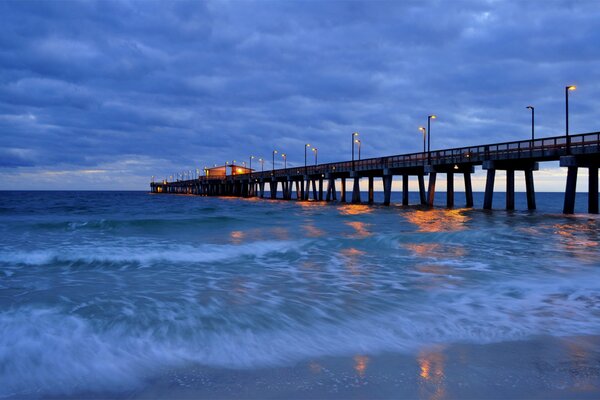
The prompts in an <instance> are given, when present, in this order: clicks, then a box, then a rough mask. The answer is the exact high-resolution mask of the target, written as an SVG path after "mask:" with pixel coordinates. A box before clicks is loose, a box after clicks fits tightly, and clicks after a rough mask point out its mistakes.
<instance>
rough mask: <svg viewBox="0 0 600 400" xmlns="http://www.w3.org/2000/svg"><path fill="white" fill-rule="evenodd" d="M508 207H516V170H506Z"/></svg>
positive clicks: (510, 208) (512, 208) (509, 208)
mask: <svg viewBox="0 0 600 400" xmlns="http://www.w3.org/2000/svg"><path fill="white" fill-rule="evenodd" d="M506 209H507V210H514V209H515V170H514V169H507V170H506Z"/></svg>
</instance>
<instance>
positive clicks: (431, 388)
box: [417, 346, 446, 400]
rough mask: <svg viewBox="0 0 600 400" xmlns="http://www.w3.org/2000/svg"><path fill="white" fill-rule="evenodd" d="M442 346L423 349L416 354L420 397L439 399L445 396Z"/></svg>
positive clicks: (432, 399)
mask: <svg viewBox="0 0 600 400" xmlns="http://www.w3.org/2000/svg"><path fill="white" fill-rule="evenodd" d="M443 351H444V347H443V346H437V347H432V348H428V349H423V350H421V351H420V352H419V354H418V355H417V362H418V364H419V377H420V379H421V385H420V387H419V394H420V396H419V397H420V398H422V399H430V400H441V399H443V398H445V397H446V376H445V373H444V363H445V355H444V353H443Z"/></svg>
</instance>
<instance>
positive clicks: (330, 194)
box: [325, 177, 337, 201]
mask: <svg viewBox="0 0 600 400" xmlns="http://www.w3.org/2000/svg"><path fill="white" fill-rule="evenodd" d="M331 200H337V192H336V190H335V178H332V177H329V178H328V179H327V194H326V197H325V201H331Z"/></svg>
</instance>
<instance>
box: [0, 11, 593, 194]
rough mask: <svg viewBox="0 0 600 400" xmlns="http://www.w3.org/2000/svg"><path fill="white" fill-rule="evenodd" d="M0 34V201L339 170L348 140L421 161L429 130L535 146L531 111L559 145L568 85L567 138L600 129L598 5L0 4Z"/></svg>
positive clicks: (435, 140)
mask: <svg viewBox="0 0 600 400" xmlns="http://www.w3.org/2000/svg"><path fill="white" fill-rule="evenodd" d="M0 20H1V23H0V139H1V140H2V144H1V146H0V179H2V181H3V182H4V184H3V189H30V188H39V189H134V190H136V189H141V190H144V189H147V187H148V182H149V180H150V178H151V176H152V175H155V176H157V177H159V178H162V177H165V176H168V175H171V174H172V173H173V172H178V171H182V170H184V169H185V170H189V169H194V168H202V167H204V166H206V165H213V164H215V163H217V164H223V163H224V162H225V161H232V160H237V161H238V162H240V161H243V160H247V159H248V157H249V156H250V155H256V156H263V157H266V158H267V159H269V160H270V154H271V151H272V150H273V149H278V150H279V151H280V152H286V153H287V154H288V163H289V165H294V164H303V162H304V150H303V148H304V144H305V143H311V144H313V145H314V146H316V147H318V148H319V160H320V161H322V162H331V161H339V160H343V159H348V158H349V157H350V144H349V140H350V134H351V132H353V131H358V132H360V135H361V138H362V142H363V147H362V155H363V157H365V158H366V157H375V156H382V155H390V154H400V153H407V152H416V151H419V150H420V149H421V146H422V141H421V136H420V132H419V131H418V129H417V128H418V126H419V125H423V124H425V123H426V116H427V114H429V113H435V114H437V115H438V117H439V118H438V119H437V120H436V121H435V123H434V125H433V126H432V148H434V149H437V148H443V147H458V146H463V145H464V146H466V145H475V144H481V143H487V142H498V141H509V140H519V139H526V138H527V137H528V136H529V134H530V125H529V124H530V114H529V110H527V109H525V106H527V105H529V104H532V105H534V106H535V107H536V122H537V124H536V134H537V135H538V136H540V137H541V136H555V135H561V134H563V132H564V86H565V85H566V84H577V86H578V89H577V91H576V92H573V93H572V94H571V97H570V106H571V107H570V108H571V114H570V115H571V116H570V119H571V128H570V129H571V132H572V133H579V132H592V131H598V130H600V120H599V118H598V110H599V109H600V79H599V78H600V44H599V43H600V3H598V2H597V1H541V0H540V1H512V2H509V1H479V0H478V1H423V0H420V1H396V2H358V1H352V2H342V1H326V2H325V1H323V2H317V1H304V2H289V1H278V2H269V1H257V2H254V1H218V2H217V1H215V2H212V1H208V2H199V1H194V2H184V1H170V2H150V1H136V2H129V1H120V2H110V1H99V2H92V1H86V2H75V1H68V2H61V1H45V2H33V1H19V2H17V1H2V2H0ZM554 165H555V164H554ZM267 167H269V168H270V164H269V163H266V164H265V168H267ZM536 179H537V181H536V184H537V186H538V188H541V189H542V190H560V189H562V188H563V186H564V171H562V170H561V169H559V168H556V167H555V168H549V169H545V170H543V171H540V172H538V173H536ZM580 181H583V182H582V184H585V180H584V179H581V180H580ZM482 188H483V186H481V187H478V186H477V185H476V189H479V190H481V189H482ZM582 188H583V186H582Z"/></svg>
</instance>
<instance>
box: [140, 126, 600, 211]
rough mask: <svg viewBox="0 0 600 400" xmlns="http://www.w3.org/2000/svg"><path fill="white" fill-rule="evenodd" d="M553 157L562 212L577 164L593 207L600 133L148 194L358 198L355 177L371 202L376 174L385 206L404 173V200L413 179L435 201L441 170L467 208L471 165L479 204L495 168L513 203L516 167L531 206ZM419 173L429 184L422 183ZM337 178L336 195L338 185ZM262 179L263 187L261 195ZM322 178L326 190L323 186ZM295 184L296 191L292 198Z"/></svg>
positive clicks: (425, 199)
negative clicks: (364, 182)
mask: <svg viewBox="0 0 600 400" xmlns="http://www.w3.org/2000/svg"><path fill="white" fill-rule="evenodd" d="M549 161H559V162H560V166H561V167H567V168H568V173H567V181H566V185H565V186H566V187H565V193H564V206H563V212H564V213H566V214H571V213H573V212H574V211H575V195H576V183H577V173H578V170H579V168H587V169H588V171H589V175H588V176H589V196H588V212H589V213H598V167H599V166H600V132H594V133H585V134H578V135H569V136H556V137H549V138H540V139H535V140H521V141H516V142H506V143H495V144H487V145H481V146H470V147H461V148H455V149H446V150H436V151H431V152H421V153H412V154H401V155H394V156H387V157H377V158H369V159H363V160H354V161H345V162H336V163H328V164H318V165H312V166H307V167H292V168H285V169H275V170H269V171H263V172H256V171H252V172H249V173H242V174H236V173H235V169H232V171H234V173H233V174H231V175H227V176H226V175H221V176H201V177H198V178H197V179H189V180H180V181H175V182H167V181H162V182H152V183H151V184H150V187H151V192H152V193H179V194H195V195H202V196H239V197H259V198H265V195H267V197H268V198H270V199H277V198H278V197H277V195H278V193H279V190H278V188H279V187H281V193H282V197H281V199H282V200H291V199H292V198H294V197H295V198H296V199H297V200H304V201H307V200H309V199H312V200H315V201H338V200H339V201H340V202H347V201H348V200H350V202H352V203H361V202H362V201H363V199H362V198H361V192H360V180H361V179H363V178H366V179H368V195H367V197H368V198H367V199H366V201H367V203H369V204H371V203H373V198H374V196H373V193H374V190H373V188H374V180H375V179H381V180H382V182H383V193H384V196H383V198H384V200H383V204H384V205H389V204H390V199H391V193H392V180H393V178H394V176H400V177H402V204H403V205H408V204H409V198H408V183H409V179H411V178H413V179H414V178H416V179H417V180H418V183H419V194H420V196H419V200H420V204H422V205H424V206H430V207H431V206H433V203H434V198H435V185H436V181H437V175H438V174H445V176H446V183H447V185H446V186H447V190H446V206H447V207H449V208H450V207H454V200H455V199H454V178H455V175H456V174H459V175H462V176H463V179H464V183H465V206H466V207H473V206H474V204H473V190H472V185H471V174H472V173H473V172H474V171H475V167H476V166H482V168H483V169H484V170H486V171H487V180H486V185H485V196H484V202H483V208H484V209H491V208H492V201H493V195H494V180H495V177H496V171H505V172H506V177H507V179H506V209H507V210H512V209H514V207H515V189H514V184H515V171H523V177H524V179H525V187H526V192H527V207H528V209H530V210H533V209H535V208H536V203H535V189H534V180H533V172H534V171H537V170H538V165H539V163H540V162H549ZM425 176H428V177H429V179H428V187H427V190H426V188H425ZM348 180H350V181H351V182H352V193H351V196H350V197H348V196H347V192H348V190H347V189H348V188H347V183H348ZM336 182H339V184H340V186H339V188H340V190H339V195H340V197H339V199H338V196H337V195H338V191H337V190H336ZM266 184H268V185H269V193H265V188H266ZM325 184H326V188H324V185H325ZM294 189H295V192H296V194H295V196H294Z"/></svg>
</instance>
